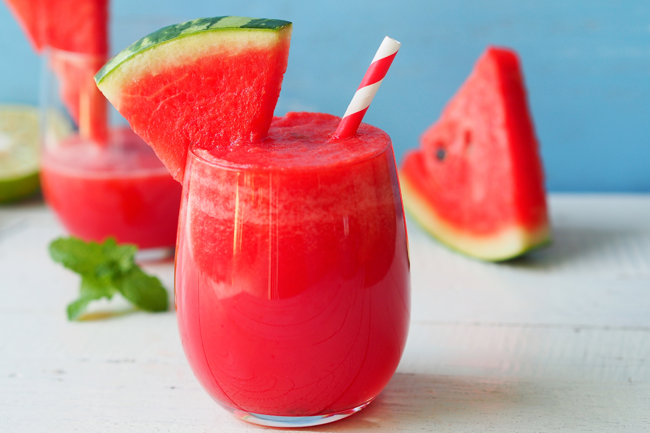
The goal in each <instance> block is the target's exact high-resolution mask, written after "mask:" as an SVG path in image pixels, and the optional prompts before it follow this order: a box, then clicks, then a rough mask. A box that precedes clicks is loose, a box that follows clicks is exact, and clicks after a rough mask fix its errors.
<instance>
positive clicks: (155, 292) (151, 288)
mask: <svg viewBox="0 0 650 433" xmlns="http://www.w3.org/2000/svg"><path fill="white" fill-rule="evenodd" d="M119 290H120V292H121V293H122V296H124V297H125V298H126V299H128V300H129V301H131V302H132V303H134V304H135V305H136V306H137V307H138V308H140V309H142V310H145V311H152V312H155V311H166V310H167V307H168V305H167V290H165V288H164V287H163V285H162V283H161V282H160V280H159V279H158V278H156V277H153V276H151V275H147V274H145V273H144V272H142V269H140V268H138V267H134V268H131V270H129V272H128V273H126V274H125V275H124V276H122V279H121V281H120V284H119Z"/></svg>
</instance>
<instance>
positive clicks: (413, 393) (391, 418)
mask: <svg viewBox="0 0 650 433" xmlns="http://www.w3.org/2000/svg"><path fill="white" fill-rule="evenodd" d="M521 400H522V399H521V396H520V394H519V390H518V386H517V383H516V382H512V381H508V382H504V381H499V380H493V381H490V380H485V379H475V378H471V377H467V378H465V377H463V378H459V377H451V376H433V375H420V374H404V373H397V374H395V376H393V378H392V379H391V381H390V383H389V384H388V386H387V387H386V389H385V390H384V391H383V392H382V393H381V394H380V395H379V397H377V399H376V400H375V401H374V402H372V403H371V404H370V405H369V406H368V407H367V408H366V409H364V410H363V411H361V412H359V413H358V414H356V415H353V416H351V417H349V418H346V419H344V420H342V421H339V422H336V423H333V424H327V425H323V426H318V427H311V428H306V429H300V430H302V431H314V432H339V431H341V432H342V431H349V430H365V429H368V430H370V431H372V430H375V429H377V428H378V427H381V429H380V430H381V431H397V430H400V431H401V430H402V429H403V430H408V429H409V428H413V431H416V430H417V431H420V430H421V431H430V430H428V429H427V430H422V429H423V428H424V427H431V428H434V427H435V426H436V425H440V423H441V422H444V423H457V422H459V423H465V422H467V421H468V418H473V419H476V417H477V416H481V414H485V412H486V411H488V412H498V411H501V410H503V409H505V408H506V407H509V406H512V405H517V404H520V402H521ZM445 425H446V424H445Z"/></svg>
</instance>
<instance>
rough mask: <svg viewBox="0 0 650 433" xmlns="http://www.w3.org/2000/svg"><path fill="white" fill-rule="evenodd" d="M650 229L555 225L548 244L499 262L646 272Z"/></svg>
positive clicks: (628, 273) (548, 268) (537, 268)
mask: <svg viewBox="0 0 650 433" xmlns="http://www.w3.org/2000/svg"><path fill="white" fill-rule="evenodd" d="M647 251H650V233H647V232H640V231H633V230H624V229H602V228H594V227H592V228H587V227H559V228H557V229H555V230H554V233H553V242H552V244H551V245H549V246H548V247H544V248H541V249H539V250H536V251H531V252H530V253H528V254H526V255H524V256H523V257H519V258H517V259H513V260H509V261H506V262H503V265H505V266H508V267H512V268H519V269H522V270H523V269H527V270H533V271H558V270H562V269H568V268H570V269H571V270H572V271H573V272H575V271H578V272H579V271H581V270H582V271H585V272H589V273H594V272H597V273H603V272H607V273H614V274H616V275H623V276H636V275H638V274H643V275H647V274H648V272H649V271H650V255H648V254H647Z"/></svg>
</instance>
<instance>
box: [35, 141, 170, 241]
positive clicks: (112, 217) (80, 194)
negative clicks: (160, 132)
mask: <svg viewBox="0 0 650 433" xmlns="http://www.w3.org/2000/svg"><path fill="white" fill-rule="evenodd" d="M41 183H42V188H43V193H44V194H45V198H46V199H47V202H48V204H49V205H50V206H51V207H52V208H53V209H54V211H55V212H56V214H57V215H58V217H59V219H60V220H61V222H62V223H63V225H64V226H65V227H66V229H67V230H68V231H69V232H70V233H71V234H73V235H75V236H78V237H80V238H82V239H84V240H94V241H103V240H104V239H105V238H107V237H109V236H112V237H115V238H116V239H117V241H118V242H127V243H134V244H137V245H138V246H139V247H140V248H158V247H173V246H174V243H175V241H176V229H177V226H178V208H179V206H180V195H181V186H180V184H179V183H178V182H176V181H174V180H173V179H172V177H171V176H170V175H169V173H168V172H167V169H166V168H165V167H164V166H163V165H162V163H161V162H160V160H159V159H158V158H157V157H156V155H155V154H154V152H153V150H152V149H151V148H150V147H149V146H147V144H146V143H144V142H143V141H142V139H141V138H139V137H138V136H137V135H136V134H135V133H134V132H133V131H131V129H129V128H121V129H115V130H112V131H111V132H110V138H109V141H108V143H107V144H105V145H102V146H99V145H96V144H94V143H92V142H90V141H88V140H83V139H81V138H80V137H79V136H78V135H75V136H72V137H71V138H68V139H66V140H64V141H63V142H61V143H59V144H58V145H57V146H56V147H55V148H46V149H45V150H44V154H43V161H42V169H41Z"/></svg>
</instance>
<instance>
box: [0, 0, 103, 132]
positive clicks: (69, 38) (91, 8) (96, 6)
mask: <svg viewBox="0 0 650 433" xmlns="http://www.w3.org/2000/svg"><path fill="white" fill-rule="evenodd" d="M6 2H7V4H8V6H9V8H10V9H11V11H12V12H13V14H14V16H15V17H16V19H17V20H18V22H19V23H20V25H21V26H22V28H23V30H24V31H25V33H26V35H27V38H28V39H29V41H30V42H31V44H32V46H33V47H34V49H35V50H36V51H37V52H41V51H42V50H43V49H44V48H46V47H47V48H50V59H49V61H50V67H51V68H52V70H53V71H54V73H55V74H56V76H57V77H58V78H59V81H60V85H61V99H62V100H63V103H64V104H65V106H66V108H67V109H68V112H69V113H70V116H71V117H72V118H73V119H74V121H75V123H77V125H78V126H79V129H80V134H81V135H82V136H83V137H85V138H88V139H91V140H93V141H95V142H103V141H104V140H105V138H106V127H107V125H106V100H105V99H104V97H103V96H102V95H101V93H100V92H98V91H97V89H96V86H95V85H94V82H93V80H92V77H93V75H94V74H95V73H96V72H97V71H98V70H99V68H100V67H101V66H102V65H103V64H104V62H105V61H106V58H107V53H108V0H6Z"/></svg>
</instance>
